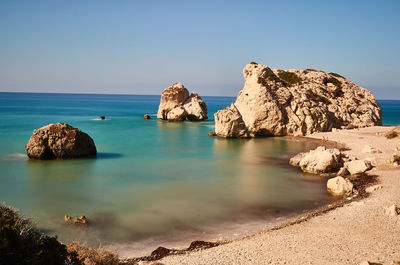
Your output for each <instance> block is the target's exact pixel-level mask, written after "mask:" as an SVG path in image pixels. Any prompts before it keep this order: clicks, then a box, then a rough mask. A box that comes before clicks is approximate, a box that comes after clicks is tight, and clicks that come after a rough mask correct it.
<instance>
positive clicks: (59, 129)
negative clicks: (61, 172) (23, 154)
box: [25, 123, 97, 159]
mask: <svg viewBox="0 0 400 265" xmlns="http://www.w3.org/2000/svg"><path fill="white" fill-rule="evenodd" d="M25 148H26V151H27V154H28V157H29V158H31V159H69V158H82V157H93V156H96V154H97V150H96V146H95V144H94V142H93V139H92V138H91V137H90V136H89V135H87V134H86V133H84V132H82V131H80V130H79V129H77V128H74V127H72V126H70V125H68V124H64V123H57V124H49V125H46V126H44V127H42V128H39V129H36V130H34V131H33V135H32V136H31V138H30V139H29V142H28V144H27V145H26V147H25Z"/></svg>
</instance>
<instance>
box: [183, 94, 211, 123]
mask: <svg viewBox="0 0 400 265" xmlns="http://www.w3.org/2000/svg"><path fill="white" fill-rule="evenodd" d="M183 108H184V109H185V110H186V113H187V119H188V120H190V121H202V120H205V119H207V118H208V117H207V105H206V103H204V101H203V99H201V97H200V96H199V95H198V94H197V93H192V94H191V95H190V97H189V98H188V99H187V100H186V101H185V103H184V104H183Z"/></svg>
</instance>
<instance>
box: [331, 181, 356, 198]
mask: <svg viewBox="0 0 400 265" xmlns="http://www.w3.org/2000/svg"><path fill="white" fill-rule="evenodd" d="M326 187H327V190H328V192H329V193H330V194H332V195H334V196H343V195H350V194H352V192H353V183H351V181H350V180H348V179H345V178H343V177H335V178H331V179H329V180H328V182H327V183H326Z"/></svg>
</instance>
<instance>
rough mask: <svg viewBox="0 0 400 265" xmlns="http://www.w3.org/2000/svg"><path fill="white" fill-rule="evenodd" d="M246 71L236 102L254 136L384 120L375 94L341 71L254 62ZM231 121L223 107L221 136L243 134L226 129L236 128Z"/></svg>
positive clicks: (304, 132)
mask: <svg viewBox="0 0 400 265" xmlns="http://www.w3.org/2000/svg"><path fill="white" fill-rule="evenodd" d="M243 75H244V79H245V84H244V87H243V89H242V90H241V91H240V92H239V94H238V96H237V98H236V102H235V103H234V105H235V107H236V108H237V111H238V113H239V115H240V116H241V118H242V120H243V123H244V126H245V127H246V129H247V131H248V136H249V137H255V136H283V135H307V134H311V133H314V132H323V131H330V130H332V128H342V127H347V128H360V127H367V126H374V125H381V124H382V111H381V108H380V106H379V104H378V102H377V101H376V99H375V97H374V96H373V94H372V93H371V92H370V91H368V90H367V89H365V88H362V87H359V86H358V85H356V84H354V83H353V82H351V81H349V80H347V79H346V78H344V77H342V76H340V75H338V74H336V73H325V72H323V71H318V70H314V69H306V70H295V69H291V70H279V69H271V68H269V67H268V66H266V65H261V64H257V63H250V64H248V65H246V67H245V68H244V69H243ZM228 108H230V107H228ZM238 120H239V119H236V120H235V121H236V122H237V121H238ZM227 122H228V123H229V122H230V121H229V120H227V119H223V118H222V117H221V113H219V116H218V117H217V114H216V115H215V132H216V134H217V135H218V136H221V137H243V135H235V133H232V132H227V130H226V128H230V127H232V128H233V126H230V125H229V124H224V123H227Z"/></svg>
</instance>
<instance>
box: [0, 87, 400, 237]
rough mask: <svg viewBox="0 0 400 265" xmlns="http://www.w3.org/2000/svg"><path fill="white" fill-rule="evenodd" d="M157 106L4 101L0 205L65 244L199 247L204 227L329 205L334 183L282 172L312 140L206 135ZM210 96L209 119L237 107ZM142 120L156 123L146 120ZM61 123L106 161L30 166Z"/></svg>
mask: <svg viewBox="0 0 400 265" xmlns="http://www.w3.org/2000/svg"><path fill="white" fill-rule="evenodd" d="M159 98H160V97H159V96H138V95H83V94H80V95H74V94H31V93H0V135H1V137H0V147H1V148H0V201H3V202H6V203H7V204H8V205H12V206H14V207H16V208H18V209H20V210H21V211H22V212H23V213H24V214H26V215H28V216H31V217H32V218H33V220H34V221H35V222H36V223H37V224H38V226H39V227H40V228H41V229H43V231H45V232H48V233H50V234H57V235H58V236H59V238H60V239H61V240H63V241H70V240H74V239H79V240H81V241H82V240H83V241H87V242H88V243H89V244H109V243H121V244H122V243H130V242H140V241H143V240H149V239H151V238H155V237H158V236H162V235H164V236H168V237H171V238H172V237H173V236H174V235H177V234H179V233H181V232H184V231H190V233H191V236H192V237H193V240H196V239H197V234H196V233H198V234H200V233H204V231H206V230H207V227H213V226H216V225H220V224H223V223H233V224H235V223H244V222H246V221H248V220H254V219H257V220H269V219H271V218H276V217H279V216H281V215H285V214H290V213H295V212H300V211H302V210H304V209H308V208H311V207H315V205H320V204H322V203H326V202H327V201H330V200H331V199H332V198H331V197H330V196H329V195H327V194H326V189H325V184H326V180H324V179H323V178H315V177H311V176H308V175H303V174H301V173H299V172H298V171H297V170H295V169H293V168H290V167H287V166H286V165H287V160H288V157H289V156H290V155H291V154H293V153H297V152H300V151H302V150H305V149H308V148H310V147H312V146H313V143H305V142H302V141H298V140H295V139H291V138H266V139H252V140H238V139H236V140H234V139H233V140H232V139H231V140H229V139H217V138H210V137H208V136H207V133H208V132H209V131H212V130H213V126H214V124H213V121H212V120H210V121H206V122H200V123H191V122H183V123H170V122H165V121H159V120H157V119H156V117H155V113H156V112H157V108H158V103H159ZM203 98H204V100H205V102H206V104H207V106H208V109H209V117H210V118H213V113H214V112H215V111H217V110H218V109H222V108H224V107H226V106H228V105H230V103H231V102H233V101H234V98H230V97H203ZM380 104H381V106H382V108H383V113H384V123H385V124H386V125H394V124H398V123H400V118H399V117H400V103H399V101H380ZM146 113H148V114H150V115H152V119H151V120H143V115H144V114H146ZM100 115H104V116H106V120H105V121H101V120H98V119H97V118H98V117H99V116H100ZM57 122H64V123H68V124H70V125H72V126H74V127H78V128H79V129H81V130H83V131H85V132H87V133H88V134H89V135H90V136H91V137H92V138H93V139H94V141H95V143H96V146H97V150H98V152H99V154H98V158H97V159H82V160H67V161H29V160H28V159H27V158H26V155H25V149H24V146H25V144H26V143H27V142H28V140H29V137H30V136H31V135H32V131H33V130H34V129H35V128H39V127H41V126H43V125H46V124H49V123H57ZM66 213H67V214H70V215H74V216H76V215H81V214H83V215H86V216H87V217H88V218H89V220H91V221H92V225H91V226H89V227H88V228H85V229H82V228H76V227H73V226H68V225H65V224H64V221H63V217H64V214H66Z"/></svg>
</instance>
